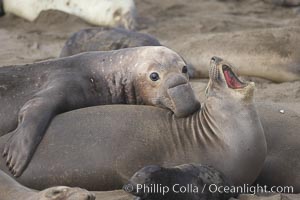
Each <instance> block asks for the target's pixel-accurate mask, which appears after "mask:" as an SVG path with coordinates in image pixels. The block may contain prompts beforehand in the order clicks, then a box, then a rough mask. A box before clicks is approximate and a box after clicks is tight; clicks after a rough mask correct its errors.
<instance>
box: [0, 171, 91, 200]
mask: <svg viewBox="0 0 300 200" xmlns="http://www.w3.org/2000/svg"><path fill="white" fill-rule="evenodd" d="M0 199H1V200H95V195H94V194H92V193H90V192H88V191H87V190H84V189H81V188H70V187H64V186H58V187H51V188H48V189H45V190H43V191H40V192H39V191H35V190H31V189H29V188H26V187H25V186H23V185H21V184H19V183H18V182H17V181H15V180H14V179H12V178H11V177H9V176H8V175H7V174H5V173H4V172H3V171H1V170H0Z"/></svg>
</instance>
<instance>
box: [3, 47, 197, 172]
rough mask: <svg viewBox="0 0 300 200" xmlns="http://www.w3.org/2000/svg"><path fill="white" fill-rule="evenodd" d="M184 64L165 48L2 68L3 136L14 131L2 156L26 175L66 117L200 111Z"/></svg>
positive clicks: (8, 163)
mask: <svg viewBox="0 0 300 200" xmlns="http://www.w3.org/2000/svg"><path fill="white" fill-rule="evenodd" d="M185 65H186V64H185V62H184V60H183V59H182V58H181V57H180V56H179V55H178V54H176V53H175V52H173V51H172V50H170V49H168V48H166V47H137V48H128V49H122V50H118V51H109V52H89V53H83V54H79V55H76V56H72V57H67V58H62V59H56V60H49V61H44V62H39V63H35V64H30V65H21V66H8V67H1V68H0V86H1V87H0V97H1V98H0V105H2V106H0V135H4V134H6V133H8V132H9V131H12V132H13V134H12V136H11V138H10V139H9V140H8V142H7V144H6V147H5V148H4V152H3V155H4V157H6V162H7V165H8V166H9V168H10V170H11V172H12V173H13V174H14V175H15V176H20V175H21V174H22V172H23V171H24V169H25V168H26V165H27V164H28V162H29V161H30V159H31V157H32V155H33V153H34V151H35V149H36V147H37V146H38V144H39V142H40V140H41V139H42V138H43V135H44V133H45V131H46V129H47V127H48V125H49V123H50V121H51V119H52V118H53V117H54V116H55V115H57V114H59V113H62V112H66V111H69V110H74V109H78V108H83V107H88V106H95V105H103V104H147V105H153V106H158V107H162V108H167V109H170V110H172V111H173V112H174V113H175V115H176V116H177V117H184V116H187V115H189V114H191V113H193V112H195V111H197V110H198V109H199V107H200V103H199V102H198V100H197V99H196V98H195V95H194V92H193V91H192V88H191V86H190V84H189V82H188V75H187V69H186V66H185ZM16 127H17V128H16Z"/></svg>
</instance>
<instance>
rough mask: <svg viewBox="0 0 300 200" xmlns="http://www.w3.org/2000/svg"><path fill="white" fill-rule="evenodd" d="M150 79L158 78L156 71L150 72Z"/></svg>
mask: <svg viewBox="0 0 300 200" xmlns="http://www.w3.org/2000/svg"><path fill="white" fill-rule="evenodd" d="M150 79H151V80H152V81H157V80H158V79H159V75H158V73H157V72H152V73H151V74H150Z"/></svg>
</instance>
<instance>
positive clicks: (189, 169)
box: [123, 164, 236, 200]
mask: <svg viewBox="0 0 300 200" xmlns="http://www.w3.org/2000/svg"><path fill="white" fill-rule="evenodd" d="M157 185H160V186H161V187H168V188H169V191H168V192H167V193H165V194H163V192H149V191H148V190H147V189H146V188H154V187H156V186H157ZM210 185H215V186H217V187H226V186H229V187H230V186H232V185H231V184H230V183H229V181H228V180H227V179H226V178H225V176H224V175H223V174H221V173H220V172H218V171H217V170H215V169H214V168H212V167H209V166H204V165H200V164H185V165H179V166H176V167H169V168H165V167H160V166H157V165H150V166H146V167H144V168H142V169H140V170H139V171H138V172H136V173H135V174H134V175H133V176H132V177H131V178H130V180H129V182H128V183H127V184H126V185H124V187H123V189H124V190H125V191H126V192H129V193H131V194H133V195H135V196H137V198H136V200H174V199H176V200H187V199H188V200H203V199H209V200H228V199H229V198H230V197H233V196H236V195H234V194H230V193H219V192H215V193H212V192H210V191H209V187H210ZM141 186H142V187H146V188H145V189H144V188H141ZM215 186H213V187H215ZM180 187H185V188H187V187H189V188H191V189H190V191H187V192H185V193H184V192H177V191H180V190H179V188H180ZM173 190H175V191H173Z"/></svg>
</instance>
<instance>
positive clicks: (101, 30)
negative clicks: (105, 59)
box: [60, 27, 161, 57]
mask: <svg viewBox="0 0 300 200" xmlns="http://www.w3.org/2000/svg"><path fill="white" fill-rule="evenodd" d="M139 46H161V45H160V43H159V41H158V40H157V39H156V38H154V37H152V36H151V35H148V34H145V33H139V32H135V31H129V30H126V29H122V28H105V27H98V28H89V29H83V30H81V31H79V32H76V33H74V34H73V35H72V36H71V37H70V38H69V39H68V40H67V42H66V43H65V46H64V47H63V49H62V51H61V53H60V57H66V56H71V55H75V54H78V53H81V52H86V51H111V50H117V49H123V48H129V47H139Z"/></svg>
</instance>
